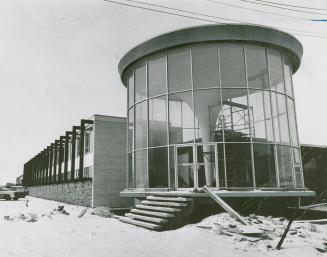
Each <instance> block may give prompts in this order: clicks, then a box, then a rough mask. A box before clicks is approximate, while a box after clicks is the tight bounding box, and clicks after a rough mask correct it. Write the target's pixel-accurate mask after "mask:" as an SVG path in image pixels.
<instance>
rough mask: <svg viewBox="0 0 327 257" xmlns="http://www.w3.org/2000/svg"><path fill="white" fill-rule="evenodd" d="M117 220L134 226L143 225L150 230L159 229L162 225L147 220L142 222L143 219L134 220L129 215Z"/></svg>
mask: <svg viewBox="0 0 327 257" xmlns="http://www.w3.org/2000/svg"><path fill="white" fill-rule="evenodd" d="M119 220H120V221H122V222H125V223H128V224H132V225H135V226H139V227H143V228H148V229H151V230H160V229H161V227H162V225H160V224H153V223H149V222H144V221H139V220H134V219H131V218H129V217H119Z"/></svg>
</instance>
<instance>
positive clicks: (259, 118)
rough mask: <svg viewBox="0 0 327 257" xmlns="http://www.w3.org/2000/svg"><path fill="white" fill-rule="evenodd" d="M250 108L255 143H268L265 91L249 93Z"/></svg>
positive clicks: (251, 91)
mask: <svg viewBox="0 0 327 257" xmlns="http://www.w3.org/2000/svg"><path fill="white" fill-rule="evenodd" d="M249 108H250V110H251V112H250V113H251V114H252V117H253V119H252V120H251V121H252V124H251V125H252V126H251V129H252V131H253V138H252V140H253V141H254V142H266V141H267V140H266V126H265V111H264V108H263V91H261V90H260V91H259V90H250V91H249Z"/></svg>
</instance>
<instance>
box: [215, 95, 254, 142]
mask: <svg viewBox="0 0 327 257" xmlns="http://www.w3.org/2000/svg"><path fill="white" fill-rule="evenodd" d="M222 91H223V107H222V111H221V112H222V116H221V119H222V124H224V136H225V141H226V142H246V141H250V129H249V128H250V126H249V116H250V117H251V120H253V111H252V109H251V108H249V106H248V101H247V91H246V90H241V89H223V90H222Z"/></svg>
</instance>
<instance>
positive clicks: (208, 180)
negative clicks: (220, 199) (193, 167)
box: [196, 145, 217, 187]
mask: <svg viewBox="0 0 327 257" xmlns="http://www.w3.org/2000/svg"><path fill="white" fill-rule="evenodd" d="M196 152H197V164H198V165H197V176H198V177H197V179H198V187H203V186H204V185H206V186H209V187H216V179H217V177H216V150H215V146H214V145H198V146H197V151H196Z"/></svg>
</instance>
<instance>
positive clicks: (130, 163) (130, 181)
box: [127, 153, 134, 188]
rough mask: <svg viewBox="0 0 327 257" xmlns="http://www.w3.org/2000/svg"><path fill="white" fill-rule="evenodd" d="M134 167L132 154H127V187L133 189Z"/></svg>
mask: <svg viewBox="0 0 327 257" xmlns="http://www.w3.org/2000/svg"><path fill="white" fill-rule="evenodd" d="M133 170H134V165H133V153H130V154H128V179H127V181H128V187H129V188H133V187H134V172H133Z"/></svg>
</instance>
